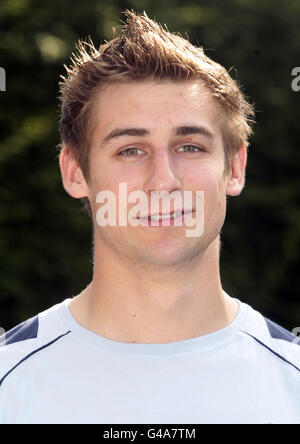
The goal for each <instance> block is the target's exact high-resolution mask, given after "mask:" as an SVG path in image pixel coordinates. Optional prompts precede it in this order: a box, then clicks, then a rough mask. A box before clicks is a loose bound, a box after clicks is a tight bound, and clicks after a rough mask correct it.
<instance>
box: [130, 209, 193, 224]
mask: <svg viewBox="0 0 300 444" xmlns="http://www.w3.org/2000/svg"><path fill="white" fill-rule="evenodd" d="M188 213H192V210H189V211H184V210H181V211H175V212H173V213H165V214H154V215H150V216H142V217H139V218H138V219H143V220H149V221H152V220H153V221H160V220H164V219H167V220H168V219H170V220H172V219H175V218H177V217H181V216H182V215H183V214H188Z"/></svg>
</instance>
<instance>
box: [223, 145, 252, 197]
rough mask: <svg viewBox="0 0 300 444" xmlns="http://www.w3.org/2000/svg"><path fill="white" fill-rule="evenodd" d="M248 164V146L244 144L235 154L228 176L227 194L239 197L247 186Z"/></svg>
mask: <svg viewBox="0 0 300 444" xmlns="http://www.w3.org/2000/svg"><path fill="white" fill-rule="evenodd" d="M246 163H247V146H246V144H243V145H242V146H241V147H240V148H239V150H238V151H237V152H236V153H235V155H234V157H233V159H232V161H231V167H230V170H229V174H228V181H227V187H226V194H227V195H229V196H238V195H239V194H240V193H241V191H242V189H243V188H244V185H245V171H246Z"/></svg>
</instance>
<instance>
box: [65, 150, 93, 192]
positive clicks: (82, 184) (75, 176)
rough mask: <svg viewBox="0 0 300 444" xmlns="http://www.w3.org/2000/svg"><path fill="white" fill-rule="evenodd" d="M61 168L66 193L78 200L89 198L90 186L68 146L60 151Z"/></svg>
mask: <svg viewBox="0 0 300 444" xmlns="http://www.w3.org/2000/svg"><path fill="white" fill-rule="evenodd" d="M59 166H60V171H61V177H62V181H63V186H64V189H65V190H66V192H67V193H69V194H70V196H72V197H75V198H76V199H79V198H82V197H88V185H87V183H86V180H85V178H84V176H83V174H82V171H81V168H80V167H79V166H78V164H77V162H76V161H75V159H74V157H73V156H72V153H71V150H70V148H69V147H68V146H67V145H65V146H64V147H63V148H62V150H61V151H60V154H59Z"/></svg>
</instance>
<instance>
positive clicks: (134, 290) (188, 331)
mask: <svg viewBox="0 0 300 444" xmlns="http://www.w3.org/2000/svg"><path fill="white" fill-rule="evenodd" d="M104 250H105V247H104V246H101V250H100V249H99V248H97V246H96V248H95V258H94V275H93V280H92V282H91V283H90V284H89V285H88V287H87V288H86V289H85V290H84V291H83V292H82V293H80V294H79V295H78V296H77V297H76V298H74V299H73V300H72V301H71V303H70V305H69V309H70V311H71V313H72V315H73V316H74V318H75V319H76V320H77V321H78V322H79V323H80V324H81V325H83V326H84V327H86V328H88V329H89V330H92V331H93V332H95V333H97V334H99V335H101V336H104V337H106V338H108V339H111V340H115V341H120V342H136V343H153V344H154V343H169V342H175V341H182V340H186V339H190V338H194V337H199V336H203V335H206V334H209V333H212V332H214V331H217V330H220V329H222V328H225V327H226V326H227V325H229V324H230V323H231V322H232V321H233V319H234V318H235V316H236V314H237V309H238V307H237V303H236V302H235V301H234V300H233V299H232V298H231V297H230V296H229V295H228V294H227V293H225V291H224V290H223V289H222V286H221V282H220V273H219V237H217V238H216V239H215V241H214V242H212V243H211V244H210V246H209V247H208V248H207V250H205V252H204V253H203V254H202V255H197V257H194V258H192V259H191V260H190V261H186V262H185V264H184V266H183V265H182V263H181V264H180V266H173V267H161V266H160V267H150V266H148V267H146V266H145V264H142V265H141V264H140V263H139V264H135V265H134V264H133V263H132V262H129V261H128V262H127V261H125V260H124V257H122V259H120V256H118V255H114V254H107V253H108V252H105V251H104ZM99 251H101V254H99Z"/></svg>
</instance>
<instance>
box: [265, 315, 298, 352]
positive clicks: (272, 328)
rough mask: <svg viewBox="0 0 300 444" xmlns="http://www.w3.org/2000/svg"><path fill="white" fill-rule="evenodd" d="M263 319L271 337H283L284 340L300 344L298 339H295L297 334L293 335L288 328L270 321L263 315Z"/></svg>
mask: <svg viewBox="0 0 300 444" xmlns="http://www.w3.org/2000/svg"><path fill="white" fill-rule="evenodd" d="M264 319H265V321H266V324H267V326H268V329H269V332H270V335H271V336H272V338H275V339H283V340H284V341H288V342H294V343H295V344H298V345H300V343H299V342H300V340H298V341H297V340H296V341H295V339H297V336H295V335H294V334H293V333H291V332H289V331H288V330H286V329H285V328H283V327H281V326H280V325H278V324H276V323H275V322H273V321H271V320H270V319H268V318H266V317H265V316H264Z"/></svg>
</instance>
